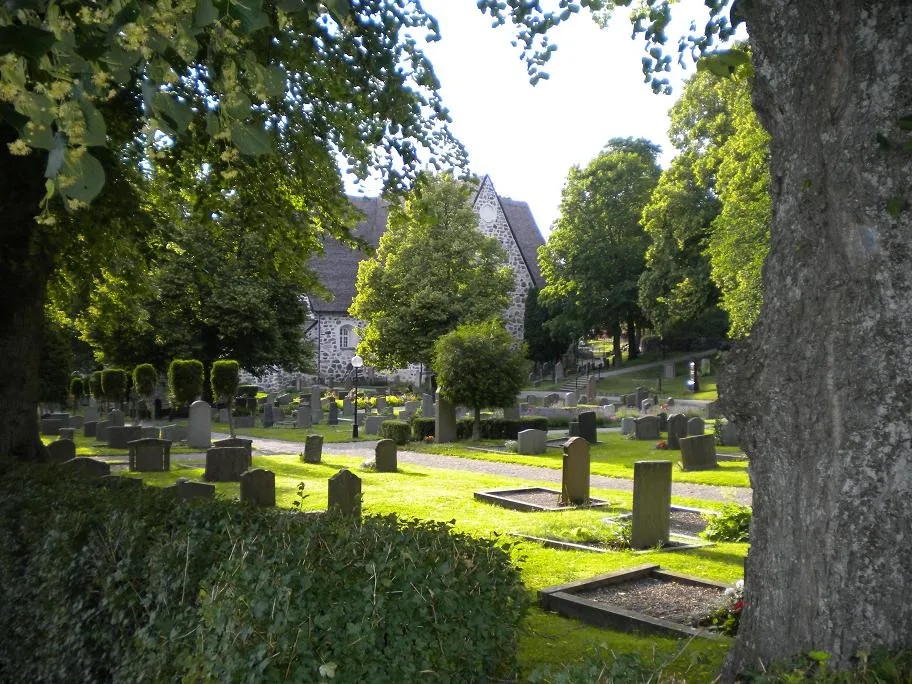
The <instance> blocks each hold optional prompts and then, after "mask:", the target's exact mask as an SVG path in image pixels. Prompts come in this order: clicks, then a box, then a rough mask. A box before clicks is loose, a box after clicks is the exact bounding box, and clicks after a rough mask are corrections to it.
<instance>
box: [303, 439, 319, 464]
mask: <svg viewBox="0 0 912 684" xmlns="http://www.w3.org/2000/svg"><path fill="white" fill-rule="evenodd" d="M321 458H323V435H307V438H306V439H305V440H304V453H303V454H301V460H302V461H304V463H319V462H320V459H321Z"/></svg>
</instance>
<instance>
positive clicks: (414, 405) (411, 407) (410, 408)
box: [405, 401, 424, 416]
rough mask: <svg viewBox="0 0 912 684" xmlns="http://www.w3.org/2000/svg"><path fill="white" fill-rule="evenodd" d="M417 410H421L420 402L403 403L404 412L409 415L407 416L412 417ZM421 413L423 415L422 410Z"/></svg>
mask: <svg viewBox="0 0 912 684" xmlns="http://www.w3.org/2000/svg"><path fill="white" fill-rule="evenodd" d="M419 408H421V402H420V401H407V402H405V410H406V411H407V412H408V413H409V415H412V416H413V415H415V413H417V412H418V409H419ZM421 412H422V413H424V410H423V409H422V411H421Z"/></svg>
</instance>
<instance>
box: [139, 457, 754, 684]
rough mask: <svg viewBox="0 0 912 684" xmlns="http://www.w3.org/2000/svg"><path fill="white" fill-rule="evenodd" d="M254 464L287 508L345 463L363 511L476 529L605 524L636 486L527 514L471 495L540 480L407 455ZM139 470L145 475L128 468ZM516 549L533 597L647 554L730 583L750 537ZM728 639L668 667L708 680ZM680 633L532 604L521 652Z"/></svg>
mask: <svg viewBox="0 0 912 684" xmlns="http://www.w3.org/2000/svg"><path fill="white" fill-rule="evenodd" d="M253 461H254V462H253V465H254V466H255V467H263V468H268V469H269V470H271V471H273V472H274V473H275V474H276V499H277V502H278V505H279V506H282V507H290V506H291V504H292V502H293V501H296V500H298V499H299V497H298V485H299V483H303V484H304V488H303V493H304V498H303V499H302V500H301V507H302V509H303V510H323V509H325V508H326V505H327V480H328V478H329V477H331V476H332V475H334V474H335V473H336V472H338V471H339V470H340V469H341V468H349V469H350V470H352V471H353V472H355V473H356V474H357V475H358V476H359V477H360V478H361V480H362V494H363V512H364V514H365V515H370V514H386V513H396V514H397V515H399V516H400V517H403V518H422V519H430V520H440V521H453V525H454V528H455V529H456V530H459V531H463V532H467V533H469V534H472V535H475V536H488V535H490V534H492V533H508V532H521V533H525V534H541V533H542V531H543V530H544V529H546V528H547V529H549V530H551V531H554V530H561V529H566V530H567V531H569V530H570V529H572V528H574V527H585V526H590V527H591V526H596V525H601V524H603V523H602V522H601V519H602V518H604V517H605V516H606V515H609V514H610V513H612V512H617V511H619V510H621V509H629V507H630V499H631V495H630V492H619V491H609V490H602V489H593V490H592V495H593V496H595V497H598V498H602V499H606V500H608V501H610V502H611V503H612V504H613V506H612V508H611V509H609V510H605V509H599V510H585V509H583V510H576V511H562V512H554V513H552V512H545V513H522V512H518V511H510V510H507V509H504V508H500V507H498V506H493V505H490V504H485V503H481V502H479V501H476V500H475V499H474V497H473V494H474V492H476V491H485V490H491V489H505V488H515V487H522V486H533V485H537V486H540V483H533V482H524V481H521V480H516V479H512V478H506V477H502V476H496V475H487V474H480V473H471V472H463V471H442V470H440V469H434V468H423V467H420V466H416V465H411V464H401V465H400V468H399V472H397V473H376V472H374V471H372V470H367V469H363V468H361V467H360V464H361V462H362V459H361V458H359V457H353V456H328V457H326V458H324V460H323V462H322V463H320V464H305V463H302V462H301V461H300V459H299V458H298V456H297V455H289V456H254V459H253ZM202 474H203V470H202V468H198V467H185V465H183V466H182V465H179V464H176V463H174V464H172V469H171V471H170V472H168V473H143V474H142V478H143V479H144V480H145V481H146V482H147V483H150V484H156V485H165V484H169V483H171V482H173V481H174V480H175V479H176V478H177V477H179V476H184V477H190V478H192V479H200V478H201V477H202ZM126 476H127V477H138V476H139V474H128V475H126ZM216 491H217V493H218V495H219V496H222V497H228V498H234V497H237V496H238V494H239V485H238V483H217V484H216ZM675 503H680V504H685V505H696V506H700V507H704V508H718V507H719V504H718V503H716V502H705V501H697V500H690V499H679V498H675ZM510 540H511V544H512V549H511V553H512V555H513V558H514V560H515V562H516V563H517V564H518V566H519V568H520V570H521V573H522V579H523V582H524V584H525V586H526V587H527V588H528V590H529V592H530V594H531V598H532V599H533V600H535V598H536V597H535V595H534V594H535V592H536V591H537V590H538V589H541V588H543V587H547V586H551V585H554V584H562V583H565V582H570V581H573V580H577V579H582V578H586V577H591V576H594V575H598V574H601V573H605V572H610V571H612V570H617V569H622V568H625V567H632V566H635V565H639V564H642V563H658V564H661V565H662V567H664V568H668V569H671V570H676V571H679V572H683V573H687V574H691V575H696V576H700V577H707V578H713V579H718V580H722V581H725V582H733V581H734V580H736V579H739V578H740V577H741V576H742V574H743V560H744V555H745V553H746V550H747V545H746V544H718V545H715V546H711V547H705V548H702V549H692V550H686V551H676V552H673V553H658V552H655V551H650V552H647V553H643V554H635V553H633V552H631V551H614V552H609V553H603V554H597V553H587V552H582V551H558V550H554V549H547V548H544V547H542V546H540V545H538V544H535V543H532V542H527V541H520V540H517V539H512V538H510ZM728 645H729V642H727V641H723V642H710V641H705V640H701V639H696V640H694V641H692V642H691V643H690V644H688V645H687V646H686V647H685V648H684V652H683V654H682V655H680V656H679V657H678V658H677V659H676V660H675V662H674V663H673V664H672V665H671V666H670V671H672V672H677V673H679V674H680V673H683V672H685V671H686V670H687V669H688V668H690V667H692V663H694V662H696V663H698V665H697V666H696V669H695V670H691V671H690V672H689V673H688V675H687V676H688V678H689V679H690V680H691V681H694V682H701V681H710V680H711V679H712V678H713V677H712V673H713V672H715V671H716V670H718V668H719V666H720V665H721V662H722V658H723V657H724V655H725V652H726V651H727V648H728ZM682 646H684V642H682V641H678V640H675V639H670V638H656V637H646V636H639V635H632V634H627V633H624V632H616V631H612V630H607V629H596V628H592V627H587V626H585V625H583V624H582V623H579V622H577V621H574V620H568V619H565V618H561V617H559V616H557V615H553V614H546V613H544V612H543V611H541V610H540V609H538V608H532V609H531V610H530V611H529V614H528V617H527V618H526V620H525V623H524V625H523V629H522V633H521V640H520V661H521V664H522V667H523V670H524V673H528V672H530V671H531V670H533V669H534V668H535V667H538V666H541V665H560V664H563V663H568V662H571V661H574V660H576V659H578V658H582V657H585V656H591V654H592V652H593V650H594V649H595V648H602V647H604V648H606V649H610V650H614V651H615V652H616V653H628V652H638V653H641V654H642V655H643V656H646V657H648V658H652V657H653V654H654V657H655V659H656V662H657V664H660V663H662V662H664V661H666V660H668V659H671V658H672V657H673V656H674V655H675V654H676V653H678V652H679V651H680V650H681V649H682Z"/></svg>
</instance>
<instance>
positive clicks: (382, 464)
mask: <svg viewBox="0 0 912 684" xmlns="http://www.w3.org/2000/svg"><path fill="white" fill-rule="evenodd" d="M374 464H375V465H376V468H377V472H378V473H395V472H396V469H397V467H398V463H397V458H396V442H394V441H393V440H391V439H381V440H380V441H379V442H377V446H376V447H374Z"/></svg>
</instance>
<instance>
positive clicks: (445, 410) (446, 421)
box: [434, 390, 456, 444]
mask: <svg viewBox="0 0 912 684" xmlns="http://www.w3.org/2000/svg"><path fill="white" fill-rule="evenodd" d="M435 413H436V415H435V416H434V441H435V442H437V443H438V444H444V443H446V442H455V441H456V407H455V406H453V404H451V403H450V402H449V401H447V400H446V399H444V398H443V396H442V395H441V394H440V390H437V406H436V411H435Z"/></svg>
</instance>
